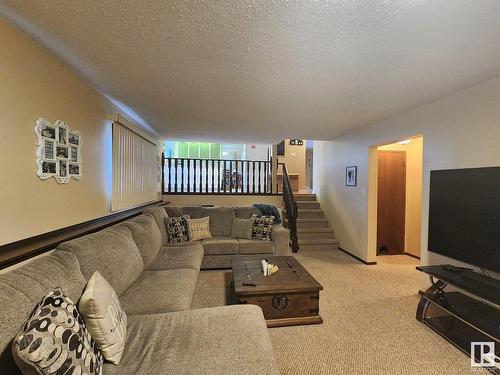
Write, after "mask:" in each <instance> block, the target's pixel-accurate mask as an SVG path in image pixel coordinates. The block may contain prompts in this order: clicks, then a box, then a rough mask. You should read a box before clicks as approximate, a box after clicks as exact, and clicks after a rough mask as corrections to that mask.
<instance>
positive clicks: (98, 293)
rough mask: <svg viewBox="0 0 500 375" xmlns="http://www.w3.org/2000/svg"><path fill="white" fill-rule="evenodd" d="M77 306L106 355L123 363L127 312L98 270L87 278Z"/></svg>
mask: <svg viewBox="0 0 500 375" xmlns="http://www.w3.org/2000/svg"><path fill="white" fill-rule="evenodd" d="M78 307H79V310H80V313H81V314H82V316H83V320H84V321H85V324H86V326H87V330H88V331H89V333H90V335H91V336H92V338H93V339H94V341H95V342H96V343H97V345H98V346H99V348H100V349H101V352H102V355H103V357H104V358H105V359H107V360H108V361H110V362H111V363H114V364H115V365H117V364H118V363H120V359H121V358H122V354H123V349H124V348H125V338H126V335H127V315H125V312H124V311H123V309H122V307H121V305H120V301H119V300H118V297H117V296H116V293H115V291H114V290H113V288H112V287H111V285H109V283H108V282H107V281H106V279H105V278H104V277H103V276H102V275H101V274H100V273H99V271H96V272H95V273H94V274H93V275H92V277H91V278H90V280H89V281H88V283H87V286H86V287H85V291H84V292H83V294H82V297H81V298H80V303H79V304H78Z"/></svg>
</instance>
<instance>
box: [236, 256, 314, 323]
mask: <svg viewBox="0 0 500 375" xmlns="http://www.w3.org/2000/svg"><path fill="white" fill-rule="evenodd" d="M265 258H266V259H267V260H268V261H269V262H270V263H273V264H276V265H277V266H278V267H279V271H278V272H276V273H274V274H272V275H270V276H263V275H262V268H261V260H262V259H264V257H263V256H236V257H233V260H232V269H233V282H234V291H235V294H236V300H237V302H238V303H250V304H253V305H258V306H260V307H261V308H262V310H263V311H264V317H265V318H266V323H267V326H268V327H283V326H292V325H302V324H318V323H323V319H321V317H320V316H319V291H320V290H323V287H322V286H321V284H320V283H318V282H317V281H316V280H315V279H314V277H312V276H311V274H310V273H309V272H307V271H306V269H305V268H304V267H303V266H302V265H301V264H300V263H299V262H298V261H297V259H295V258H294V257H291V256H269V257H265ZM247 281H253V282H255V283H256V284H257V285H256V286H246V285H243V282H247Z"/></svg>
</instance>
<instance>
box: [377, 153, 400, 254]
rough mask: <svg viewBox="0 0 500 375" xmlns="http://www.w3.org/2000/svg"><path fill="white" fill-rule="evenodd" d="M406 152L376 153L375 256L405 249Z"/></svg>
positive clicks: (397, 252)
mask: <svg viewBox="0 0 500 375" xmlns="http://www.w3.org/2000/svg"><path fill="white" fill-rule="evenodd" d="M405 206H406V152H405V151H379V152H378V210H377V254H403V253H404V248H405Z"/></svg>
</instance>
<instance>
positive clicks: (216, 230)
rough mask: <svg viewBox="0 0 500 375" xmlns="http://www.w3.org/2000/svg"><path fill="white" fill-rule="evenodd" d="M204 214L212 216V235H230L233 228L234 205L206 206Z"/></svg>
mask: <svg viewBox="0 0 500 375" xmlns="http://www.w3.org/2000/svg"><path fill="white" fill-rule="evenodd" d="M203 213H204V215H203V216H210V232H211V233H212V236H230V235H231V230H232V228H233V219H234V207H204V208H203Z"/></svg>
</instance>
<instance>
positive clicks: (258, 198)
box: [163, 194, 283, 208]
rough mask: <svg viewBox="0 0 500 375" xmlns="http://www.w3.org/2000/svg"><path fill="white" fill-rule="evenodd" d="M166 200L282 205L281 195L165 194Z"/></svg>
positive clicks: (190, 203)
mask: <svg viewBox="0 0 500 375" xmlns="http://www.w3.org/2000/svg"><path fill="white" fill-rule="evenodd" d="M163 200H164V201H169V202H170V205H172V206H198V205H202V204H212V205H214V206H230V207H237V206H252V205H253V204H255V203H267V204H272V205H275V206H276V207H278V208H281V207H282V204H283V202H282V200H283V198H282V196H281V195H210V194H209V195H189V194H186V195H177V194H174V195H164V196H163Z"/></svg>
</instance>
